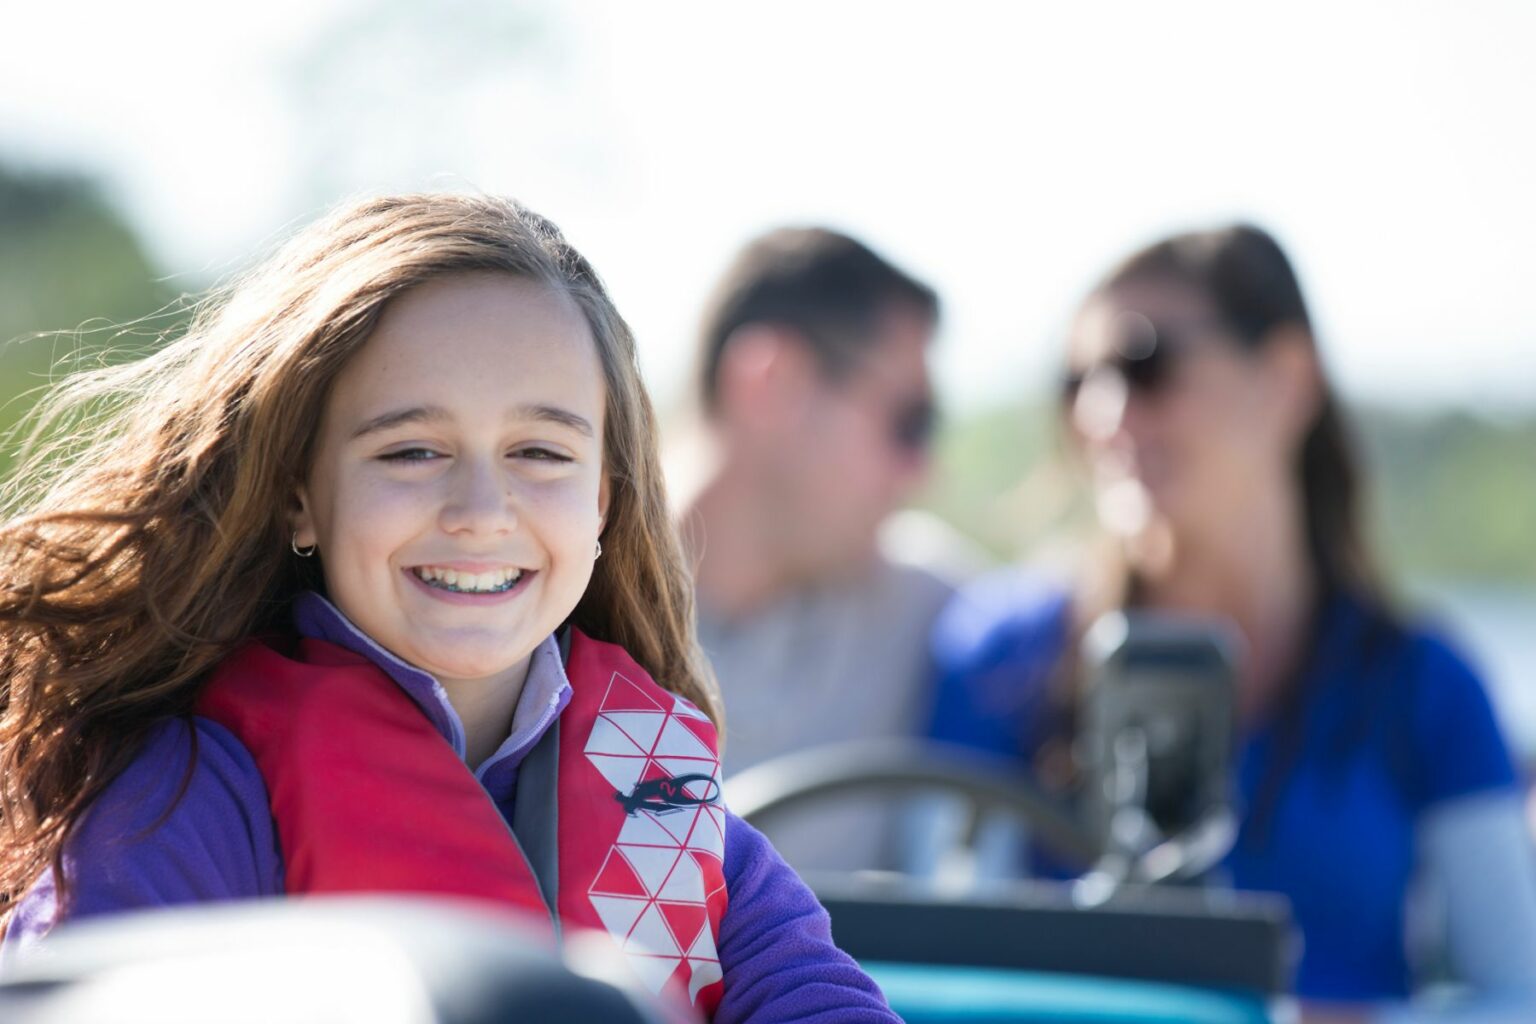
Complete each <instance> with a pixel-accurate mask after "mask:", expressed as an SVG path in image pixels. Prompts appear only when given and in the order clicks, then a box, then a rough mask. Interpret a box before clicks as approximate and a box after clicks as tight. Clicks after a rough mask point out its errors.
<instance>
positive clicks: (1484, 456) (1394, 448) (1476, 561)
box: [923, 402, 1536, 586]
mask: <svg viewBox="0 0 1536 1024" xmlns="http://www.w3.org/2000/svg"><path fill="white" fill-rule="evenodd" d="M1354 412H1355V415H1354V419H1355V421H1356V424H1357V430H1358V435H1359V439H1360V445H1361V449H1362V456H1363V458H1364V461H1365V469H1366V476H1367V480H1368V484H1369V497H1368V508H1367V512H1368V515H1369V517H1370V524H1371V539H1372V543H1373V545H1374V547H1375V549H1376V551H1377V553H1378V555H1379V556H1380V557H1381V559H1382V562H1383V567H1384V568H1385V569H1386V571H1387V573H1388V575H1389V576H1390V577H1393V578H1396V579H1399V580H1403V579H1440V580H1459V581H1466V582H1479V583H1500V584H1513V585H1517V586H1533V585H1536V532H1533V529H1532V527H1533V524H1536V415H1532V414H1526V415H1525V416H1523V417H1504V418H1496V417H1491V416H1487V417H1485V416H1477V415H1472V414H1470V413H1467V412H1460V411H1458V412H1431V411H1422V410H1404V409H1395V408H1378V407H1365V408H1360V409H1356V410H1354ZM937 454H938V459H937V462H938V465H939V467H940V468H939V472H938V474H937V475H936V478H935V480H934V484H933V486H932V487H931V488H930V490H929V494H928V496H927V498H926V500H925V501H924V502H923V505H924V507H925V508H927V509H928V510H930V511H932V512H934V513H936V514H938V515H939V516H941V517H943V518H944V519H946V520H948V521H949V522H950V523H952V524H953V525H955V526H956V527H958V528H959V529H960V530H961V531H962V532H964V533H966V534H968V535H969V536H971V537H972V538H974V539H975V540H977V541H978V542H980V543H981V544H982V546H983V547H984V548H986V549H987V550H988V551H990V552H991V553H992V554H993V555H994V556H996V557H997V558H999V559H1015V558H1024V559H1032V558H1042V557H1043V558H1045V559H1047V560H1052V561H1055V560H1058V559H1059V558H1060V557H1061V556H1062V554H1063V552H1067V553H1070V551H1071V549H1072V548H1073V546H1074V545H1075V544H1076V543H1077V542H1078V541H1080V540H1081V539H1082V538H1083V537H1084V536H1086V534H1087V532H1088V531H1089V530H1091V520H1092V509H1091V507H1090V505H1089V503H1088V501H1087V500H1086V498H1085V494H1084V489H1083V487H1082V480H1081V474H1080V473H1078V472H1076V470H1075V468H1074V467H1073V466H1072V465H1071V463H1070V460H1069V459H1068V458H1067V457H1066V452H1065V449H1064V447H1063V445H1062V444H1061V443H1060V440H1059V437H1058V425H1057V421H1056V419H1055V416H1054V406H1050V405H1048V404H1045V403H1028V402H1020V403H1016V404H1012V405H1008V406H1004V407H1001V408H997V409H993V410H990V411H986V412H979V413H975V414H973V415H971V416H969V417H967V418H965V419H963V420H958V421H955V422H952V423H949V424H947V425H946V429H945V431H944V433H943V435H942V436H941V438H940V444H939V451H938V453H937Z"/></svg>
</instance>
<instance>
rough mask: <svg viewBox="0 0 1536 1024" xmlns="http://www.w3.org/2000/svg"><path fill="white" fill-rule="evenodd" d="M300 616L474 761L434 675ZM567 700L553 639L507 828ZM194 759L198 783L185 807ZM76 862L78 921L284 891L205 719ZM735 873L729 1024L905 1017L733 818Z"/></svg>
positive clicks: (74, 847) (174, 734)
mask: <svg viewBox="0 0 1536 1024" xmlns="http://www.w3.org/2000/svg"><path fill="white" fill-rule="evenodd" d="M295 622H296V625H297V626H298V628H299V631H300V632H301V633H302V634H303V635H306V636H312V637H318V638H320V639H325V640H329V641H331V642H333V643H338V644H340V645H342V646H344V647H347V648H349V649H351V650H353V651H356V652H357V653H359V654H363V655H365V656H367V657H369V658H371V659H373V660H374V661H375V663H376V664H378V665H379V667H380V668H382V669H384V671H385V672H387V673H388V674H389V675H390V676H391V677H392V678H393V679H394V680H395V681H396V682H397V683H399V684H400V686H401V687H402V688H403V689H405V690H406V692H407V693H408V694H410V696H411V697H412V699H413V700H415V701H416V703H417V704H418V706H420V707H421V709H422V711H423V713H425V714H426V715H427V717H428V718H429V719H430V720H431V721H432V722H433V723H434V724H435V725H436V726H437V728H438V730H439V731H440V732H441V733H442V735H443V738H444V740H445V741H446V742H448V743H449V744H451V745H452V746H453V747H454V748H455V749H456V750H457V751H458V753H459V754H460V756H462V755H463V753H464V733H463V727H462V725H461V724H460V722H459V719H458V716H457V714H456V713H455V712H454V710H453V708H452V706H451V705H450V704H449V703H448V701H447V698H446V695H445V694H444V693H443V691H442V688H441V686H440V685H438V684H437V682H436V681H435V680H434V679H432V677H431V676H429V675H427V674H426V673H424V672H421V671H420V670H418V669H415V668H413V667H411V666H409V665H407V664H405V663H404V662H402V661H400V660H399V659H398V658H395V657H394V656H393V655H391V654H390V653H389V652H388V651H385V650H384V649H383V648H381V647H379V646H378V645H377V644H376V643H374V642H373V641H372V640H371V639H370V638H368V637H367V636H366V635H364V634H363V633H361V632H360V631H358V630H357V629H356V627H355V626H353V625H352V624H351V623H350V622H348V621H347V620H346V618H345V617H344V616H342V614H341V613H340V612H339V611H337V610H336V609H335V608H334V607H333V606H332V605H330V604H329V603H328V602H326V601H324V600H323V599H321V598H319V597H318V596H315V595H306V596H305V597H303V598H301V599H300V601H299V602H298V604H297V605H296V615H295ZM569 697H570V684H569V682H568V681H567V680H566V679H565V674H564V669H563V667H562V666H561V663H560V657H559V652H558V648H557V647H556V645H555V644H554V643H553V642H546V643H545V644H543V645H541V646H540V647H539V648H538V649H537V650H536V651H535V652H534V655H533V659H532V661H531V663H530V669H529V673H528V680H527V682H526V683H525V684H524V688H523V693H522V696H521V697H520V699H519V703H518V707H517V709H516V711H515V713H514V715H513V722H512V731H511V734H510V735H509V736H508V737H507V739H506V741H505V742H504V743H503V744H502V745H501V747H500V749H498V750H497V751H496V753H495V754H493V755H492V756H491V757H490V758H489V759H487V760H486V762H485V763H484V764H482V765H480V766H479V767H478V768H477V770H476V772H475V775H476V777H477V778H478V779H479V781H480V783H481V784H482V785H483V786H484V787H485V789H486V791H487V793H488V794H489V795H490V797H491V798H492V800H493V801H495V803H496V806H497V807H498V808H499V809H500V811H501V813H502V816H503V817H504V818H505V819H506V821H507V822H508V824H509V825H510V824H511V822H512V816H513V810H514V800H515V797H516V791H517V790H516V784H517V776H518V766H519V764H520V763H521V761H522V760H523V758H524V757H525V756H526V755H527V754H528V753H529V751H530V750H532V749H533V747H534V745H535V744H536V743H537V742H538V740H539V738H540V737H541V736H542V735H543V734H544V732H545V731H547V730H548V729H549V727H550V726H551V725H552V724H553V723H554V721H555V719H556V718H557V717H558V715H559V714H560V712H561V711H562V710H563V709H564V707H565V705H566V703H567V702H568V701H569ZM193 730H195V732H196V742H195V744H194V743H193V742H192V732H193ZM189 757H192V758H195V761H194V762H193V767H192V774H191V777H190V784H189V785H188V786H187V788H186V791H185V793H184V794H183V795H182V797H181V799H180V800H179V802H175V803H174V805H173V801H175V800H176V796H177V794H178V792H179V791H180V785H181V782H182V780H183V778H185V777H186V767H187V764H188V758H189ZM167 811H169V813H167ZM65 864H66V870H68V871H69V874H70V880H71V883H72V884H73V894H72V902H71V905H70V914H71V917H73V918H84V917H90V916H95V915H99V914H108V913H113V912H121V911H124V910H130V909H142V908H148V907H155V906H169V905H172V904H178V903H190V902H203V901H209V900H224V899H244V898H253V897H272V896H281V895H283V893H284V891H285V889H284V884H283V877H284V872H283V862H282V854H281V851H280V850H279V847H278V843H277V837H276V834H275V829H274V826H273V822H272V816H271V812H270V810H269V808H268V803H267V794H266V788H265V785H264V783H263V780H262V776H261V773H260V771H259V770H258V768H257V766H256V763H255V761H254V760H253V759H252V757H251V755H250V753H249V751H247V750H246V749H245V748H244V747H243V746H242V745H241V744H240V742H239V741H238V740H237V739H235V737H234V736H233V734H231V733H230V732H229V731H228V730H226V729H224V728H223V727H222V726H220V725H218V724H216V723H214V722H212V721H209V720H207V719H203V718H195V719H193V720H192V723H191V725H190V727H189V726H188V725H187V724H185V723H183V722H181V721H170V722H167V723H165V724H164V726H163V727H161V728H159V729H158V730H157V731H156V732H154V734H153V735H152V736H151V738H150V741H149V743H148V745H147V746H146V747H145V749H144V750H143V751H142V752H141V753H140V755H139V756H138V758H137V759H136V760H135V761H134V762H133V764H132V765H130V767H129V769H128V770H127V771H126V772H125V773H124V774H123V775H122V776H120V777H119V778H118V779H117V780H115V781H114V782H113V783H112V784H111V785H110V786H109V787H108V788H107V790H106V791H105V792H104V793H103V794H102V796H101V798H100V799H99V800H98V801H97V802H96V803H95V804H94V805H93V806H92V808H91V810H90V811H89V812H88V813H87V815H86V818H85V819H84V821H83V822H82V826H81V828H80V829H79V831H78V832H77V833H76V836H75V840H74V842H73V843H72V844H71V845H70V847H69V848H68V849H67V850H66V856H65ZM724 866H725V879H726V886H727V891H728V892H729V894H730V903H729V907H728V909H727V911H726V913H725V917H724V919H723V921H722V922H721V927H720V935H719V939H720V941H719V946H718V948H719V953H720V960H721V967H722V970H723V972H724V982H725V993H724V997H723V1000H722V1002H721V1004H720V1006H719V1008H718V1009H717V1010H716V1013H715V1016H714V1021H715V1024H735V1022H746V1021H774V1020H797V1021H807V1022H821V1024H837V1022H843V1021H849V1022H870V1024H874V1022H879V1024H891V1022H894V1021H896V1020H897V1018H896V1016H895V1015H894V1014H893V1013H891V1011H890V1009H889V1008H888V1007H887V1006H886V1003H885V1000H884V998H883V996H882V995H881V994H880V991H879V989H878V988H877V987H876V986H875V984H874V982H872V981H871V980H870V979H869V978H868V976H866V975H865V974H864V972H863V971H862V970H860V969H859V967H858V965H856V964H855V963H854V962H853V961H852V960H851V959H850V958H849V957H848V956H847V955H845V954H844V953H842V952H841V951H840V950H838V949H837V947H836V946H835V945H833V943H832V937H831V932H830V926H829V922H828V919H827V914H826V911H824V910H823V909H822V908H821V905H820V904H819V903H817V901H816V898H815V896H814V895H813V894H812V893H811V891H810V890H809V889H808V888H807V887H806V886H805V883H803V882H802V881H800V879H799V877H798V876H796V875H795V873H794V872H793V871H792V870H791V869H790V868H789V867H788V866H787V865H786V864H785V863H784V862H783V860H781V859H780V858H779V856H778V854H777V853H775V852H774V850H773V848H772V846H770V845H769V843H768V841H767V840H766V839H765V838H764V837H763V836H762V834H761V833H759V832H757V831H756V830H754V829H753V828H752V827H751V826H750V825H747V824H746V823H745V822H743V821H741V820H740V819H738V818H736V817H734V816H732V815H729V814H728V815H727V824H726V830H725V858H724ZM56 910H57V908H56V905H55V899H54V885H53V880H52V878H51V877H48V876H45V877H44V878H43V879H41V880H40V881H39V883H38V884H37V885H36V886H34V888H33V889H32V891H31V892H30V893H29V894H28V895H27V896H26V897H25V898H24V899H23V900H22V901H21V903H20V905H18V907H17V908H16V911H15V914H14V916H13V917H12V919H11V922H10V927H9V929H8V931H7V933H6V936H5V946H6V947H7V948H9V947H14V946H17V945H21V944H26V943H30V942H34V941H37V940H38V939H39V938H40V937H41V936H42V935H43V934H44V933H46V931H47V930H48V929H49V928H50V927H51V926H52V925H53V924H54V923H55V918H56V917H57V912H56Z"/></svg>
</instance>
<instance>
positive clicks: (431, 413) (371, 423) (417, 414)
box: [352, 405, 453, 441]
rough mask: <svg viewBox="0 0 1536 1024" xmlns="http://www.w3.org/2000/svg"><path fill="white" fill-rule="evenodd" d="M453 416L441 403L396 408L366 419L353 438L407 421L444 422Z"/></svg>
mask: <svg viewBox="0 0 1536 1024" xmlns="http://www.w3.org/2000/svg"><path fill="white" fill-rule="evenodd" d="M452 418H453V417H452V416H451V415H450V414H449V412H448V410H447V409H444V408H443V407H442V406H440V405H415V406H412V407H411V408H409V409H395V410H393V411H392V412H386V413H384V414H382V415H380V416H375V417H374V418H373V419H371V420H367V421H365V422H364V423H363V424H362V426H360V427H358V428H357V429H356V430H354V431H352V440H354V441H356V440H357V439H358V438H360V437H364V436H366V435H368V434H374V433H377V432H379V431H381V430H388V429H389V428H391V427H398V426H401V425H403V424H406V423H443V422H446V421H447V420H450V419H452Z"/></svg>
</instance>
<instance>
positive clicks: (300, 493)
mask: <svg viewBox="0 0 1536 1024" xmlns="http://www.w3.org/2000/svg"><path fill="white" fill-rule="evenodd" d="M288 525H289V526H290V527H292V528H293V544H294V546H295V547H300V548H310V547H314V546H315V545H316V544H318V543H319V542H320V539H319V537H318V536H316V534H315V521H314V517H312V516H311V515H310V514H309V492H308V491H306V490H305V489H304V485H303V484H300V485H299V487H298V489H297V490H296V491H294V493H293V504H292V507H291V508H289V510H288Z"/></svg>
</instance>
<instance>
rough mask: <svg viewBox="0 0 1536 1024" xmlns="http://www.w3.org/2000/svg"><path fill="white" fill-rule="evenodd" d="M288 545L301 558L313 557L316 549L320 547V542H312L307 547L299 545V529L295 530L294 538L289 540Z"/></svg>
mask: <svg viewBox="0 0 1536 1024" xmlns="http://www.w3.org/2000/svg"><path fill="white" fill-rule="evenodd" d="M288 546H289V547H291V548H293V553H294V554H296V555H298V556H299V557H300V558H313V557H314V554H315V550H316V549H317V548H319V547H320V545H318V544H311V545H310V546H309V547H307V548H301V547H299V531H298V530H294V531H293V540H291V541H289V542H288Z"/></svg>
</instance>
